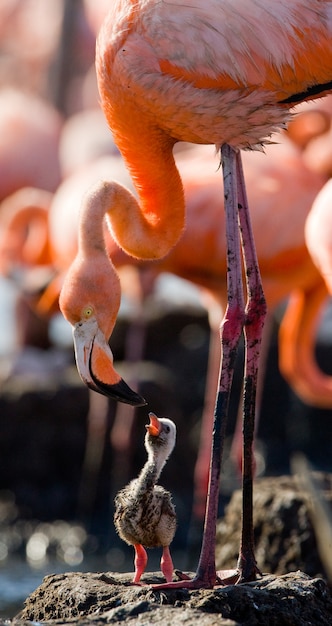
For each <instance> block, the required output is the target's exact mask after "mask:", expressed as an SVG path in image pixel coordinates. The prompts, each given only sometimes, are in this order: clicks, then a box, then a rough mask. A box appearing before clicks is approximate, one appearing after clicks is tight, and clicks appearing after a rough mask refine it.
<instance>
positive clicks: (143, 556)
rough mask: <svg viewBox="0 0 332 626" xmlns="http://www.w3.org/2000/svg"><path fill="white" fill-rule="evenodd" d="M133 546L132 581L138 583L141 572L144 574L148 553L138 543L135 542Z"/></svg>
mask: <svg viewBox="0 0 332 626" xmlns="http://www.w3.org/2000/svg"><path fill="white" fill-rule="evenodd" d="M134 548H135V560H134V564H135V576H134V578H133V583H139V581H140V579H141V576H142V574H144V571H145V568H146V565H147V562H148V555H147V553H146V550H145V548H143V546H142V545H141V544H140V543H136V544H135V545H134Z"/></svg>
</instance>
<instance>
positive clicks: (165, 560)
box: [160, 546, 174, 582]
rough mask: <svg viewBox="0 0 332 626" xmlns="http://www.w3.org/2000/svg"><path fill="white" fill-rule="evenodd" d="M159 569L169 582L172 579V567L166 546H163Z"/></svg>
mask: <svg viewBox="0 0 332 626" xmlns="http://www.w3.org/2000/svg"><path fill="white" fill-rule="evenodd" d="M160 569H161V571H162V573H163V574H164V576H165V578H166V580H167V582H170V581H171V580H172V575H173V569H174V567H173V561H172V557H171V553H170V551H169V547H168V546H165V547H164V548H163V554H162V557H161V561H160Z"/></svg>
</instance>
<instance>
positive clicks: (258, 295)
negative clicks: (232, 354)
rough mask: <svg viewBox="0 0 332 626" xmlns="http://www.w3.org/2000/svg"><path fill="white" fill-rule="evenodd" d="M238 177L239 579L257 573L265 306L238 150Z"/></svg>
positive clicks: (246, 579) (248, 578)
mask: <svg viewBox="0 0 332 626" xmlns="http://www.w3.org/2000/svg"><path fill="white" fill-rule="evenodd" d="M235 159H236V169H237V181H238V194H239V195H238V215H239V226H240V232H241V243H242V250H243V260H244V269H245V275H246V288H247V304H246V309H245V323H244V338H245V371H244V398H243V454H242V459H243V461H242V463H243V465H242V534H241V545H240V555H239V560H238V570H239V573H240V576H239V580H238V582H245V581H250V580H255V578H256V574H260V572H259V569H258V567H257V564H256V559H255V554H254V527H253V501H252V495H253V471H254V449H253V445H254V433H255V411H256V390H257V379H258V365H259V356H260V348H261V342H262V335H263V327H264V321H265V318H266V313H267V308H266V301H265V297H264V292H263V287H262V281H261V276H260V271H259V266H258V259H257V255H256V249H255V243H254V237H253V232H252V228H251V222H250V214H249V208H248V201H247V197H246V191H245V183H244V176H243V169H242V162H241V155H240V153H239V152H236V153H235Z"/></svg>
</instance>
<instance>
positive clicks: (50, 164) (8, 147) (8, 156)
mask: <svg viewBox="0 0 332 626" xmlns="http://www.w3.org/2000/svg"><path fill="white" fill-rule="evenodd" d="M61 126H62V120H61V117H60V115H59V114H58V113H57V111H56V110H55V109H54V108H53V107H52V106H51V105H49V104H48V103H47V102H45V101H44V100H42V99H41V98H38V97H35V96H31V95H28V94H25V93H23V92H20V91H19V90H17V89H10V88H5V89H2V90H0V136H1V143H0V201H1V200H3V199H4V198H6V196H8V195H9V194H11V193H13V192H14V191H16V190H17V189H20V188H21V187H25V186H34V187H41V188H42V189H46V190H47V191H55V189H56V188H57V186H58V184H59V182H60V165H59V157H58V144H59V137H60V132H61Z"/></svg>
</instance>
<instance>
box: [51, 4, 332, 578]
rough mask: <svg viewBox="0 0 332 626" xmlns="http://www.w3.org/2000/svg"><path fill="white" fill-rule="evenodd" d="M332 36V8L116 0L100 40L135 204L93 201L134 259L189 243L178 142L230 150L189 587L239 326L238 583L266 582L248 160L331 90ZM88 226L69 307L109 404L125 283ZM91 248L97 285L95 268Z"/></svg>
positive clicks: (210, 550)
mask: <svg viewBox="0 0 332 626" xmlns="http://www.w3.org/2000/svg"><path fill="white" fill-rule="evenodd" d="M331 34H332V2H331V1H329V0H287V1H286V0H281V1H279V2H278V3H276V2H273V1H271V0H270V1H269V2H267V1H266V0H247V1H244V0H236V1H234V0H232V1H231V0H209V2H207V3H204V6H203V5H202V4H201V3H196V5H195V4H193V3H192V2H191V1H189V0H184V1H182V2H177V1H175V0H169V1H168V2H160V1H158V2H157V1H156V0H117V1H116V2H114V3H113V5H112V7H111V9H110V12H109V14H108V16H107V18H106V20H105V22H104V25H103V27H102V29H101V33H100V35H99V38H98V43H97V55H96V67H97V78H98V86H99V92H100V97H101V105H102V108H103V111H104V113H105V116H106V118H107V121H108V124H109V126H110V128H111V130H112V133H113V137H114V140H115V143H116V144H117V145H118V147H119V149H120V151H121V153H122V155H123V157H124V160H125V162H126V164H127V166H128V169H129V171H130V174H131V176H132V178H133V182H134V185H135V187H136V190H137V192H138V201H137V200H136V198H134V196H132V195H131V194H130V193H129V192H128V191H127V190H125V189H124V188H123V187H121V186H119V185H117V184H113V183H101V184H99V185H98V186H96V187H95V188H94V189H93V190H92V192H91V194H90V198H89V203H90V205H91V206H92V207H93V212H94V213H95V214H98V212H99V211H100V212H103V213H105V212H106V211H107V214H108V216H109V217H110V222H111V230H112V234H113V236H114V238H115V239H116V241H117V242H118V243H119V245H120V246H121V247H122V248H123V249H124V250H125V251H126V252H128V253H129V254H131V255H133V256H136V257H139V258H145V259H155V258H159V257H161V256H163V255H165V254H167V252H168V251H169V250H170V248H171V247H172V246H174V245H175V243H176V242H177V241H178V239H179V237H180V235H181V233H182V230H183V228H184V219H185V216H184V213H185V211H184V196H183V189H182V184H181V179H180V176H179V173H178V170H177V168H176V166H175V162H174V158H173V153H172V150H173V147H174V144H175V143H176V142H177V141H187V142H193V143H203V144H204V143H211V144H216V145H217V146H218V147H221V160H222V165H223V175H224V193H225V210H226V237H227V282H228V307H227V311H226V315H225V318H224V320H223V323H222V329H221V339H222V347H223V350H222V367H221V375H220V383H219V390H218V394H217V403H216V411H215V422H214V430H213V442H212V444H213V445H212V456H211V466H210V483H209V496H208V501H207V510H206V520H205V528H204V535H203V545H202V551H201V557H200V562H199V565H198V569H197V574H196V577H195V579H194V580H193V581H181V582H180V583H179V584H180V585H182V586H188V587H200V586H211V585H214V584H215V583H216V581H217V580H218V577H217V574H216V570H215V559H214V546H215V523H216V516H217V508H218V493H219V477H220V466H221V455H222V444H223V436H224V431H225V419H226V417H227V411H228V401H229V394H230V388H231V384H232V374H233V370H234V358H235V355H236V351H237V346H238V342H239V339H240V336H241V333H242V329H243V330H244V334H245V340H246V366H245V383H244V393H245V398H244V449H243V527H242V539H241V547H240V557H239V562H238V574H237V575H236V578H237V580H240V581H241V580H251V579H253V578H255V576H256V574H257V572H258V570H257V566H256V561H255V556H254V546H253V525H252V443H253V432H254V408H255V395H256V385H257V368H258V358H259V351H260V343H261V335H262V329H263V323H264V318H265V313H266V306H265V300H264V294H263V290H262V286H261V280H260V274H259V269H258V264H257V259H256V252H255V247H254V243H253V236H252V232H251V225H250V219H249V211H248V207H247V200H246V194H245V186H244V180H243V174H242V165H241V158H240V153H239V149H241V148H257V147H260V146H261V145H262V144H264V142H266V141H268V138H269V136H270V135H271V133H272V132H273V131H274V130H277V129H278V128H281V127H283V126H284V125H285V124H286V123H287V121H288V119H289V110H290V108H291V107H293V106H294V105H295V104H297V103H299V102H301V101H303V100H307V99H312V98H314V97H316V96H319V95H324V94H325V93H328V92H329V91H331V90H332V48H331ZM91 216H92V213H90V215H89V216H88V215H87V212H85V214H84V217H83V223H82V225H81V239H80V251H79V255H78V257H77V259H76V261H75V262H74V266H73V267H72V268H71V270H70V271H69V274H68V277H67V280H66V283H65V288H64V290H63V292H62V296H61V300H60V302H61V307H62V310H63V312H64V314H65V316H66V317H67V319H68V320H69V321H70V322H71V323H72V324H73V326H74V328H75V330H74V336H75V339H76V354H77V360H78V365H79V367H80V369H81V373H82V377H83V379H85V380H86V382H87V383H88V384H89V385H90V386H92V387H93V388H94V389H97V390H99V391H102V392H104V393H105V392H106V393H111V394H112V392H113V389H114V384H115V385H116V390H117V386H118V383H119V376H118V375H114V369H113V367H112V355H111V352H110V350H109V347H108V344H107V340H108V338H109V335H110V333H111V331H112V328H113V325H114V319H115V317H114V315H116V312H117V307H118V303H119V285H118V284H117V282H116V279H115V278H114V276H113V278H112V279H111V278H110V274H109V275H108V276H107V277H106V275H104V272H106V265H105V264H104V260H102V258H101V255H100V254H99V252H101V246H102V245H103V243H102V241H101V237H100V236H99V235H98V236H97V237H96V236H95V235H96V230H95V229H92V232H91V233H89V235H88V237H82V234H83V232H85V233H87V232H89V225H88V224H86V223H84V222H85V220H86V219H91ZM239 225H240V230H241V246H242V251H243V258H244V265H245V274H246V281H247V293H248V302H247V306H245V305H244V295H243V286H242V271H241V256H240V235H239ZM92 251H93V258H94V268H93V270H94V273H93V276H94V278H92V272H91V267H89V253H90V252H92ZM98 254H99V257H100V258H98V259H97V256H98ZM108 269H109V268H108ZM82 282H83V292H84V293H82ZM110 294H112V295H110ZM113 294H114V301H115V304H113V306H112V304H111V302H110V300H111V301H112V300H113ZM110 309H111V310H110ZM108 364H109V367H108ZM124 395H125V393H124V392H123V393H122V399H123V397H124ZM139 401H140V400H137V399H135V400H134V402H139ZM170 584H172V583H170Z"/></svg>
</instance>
